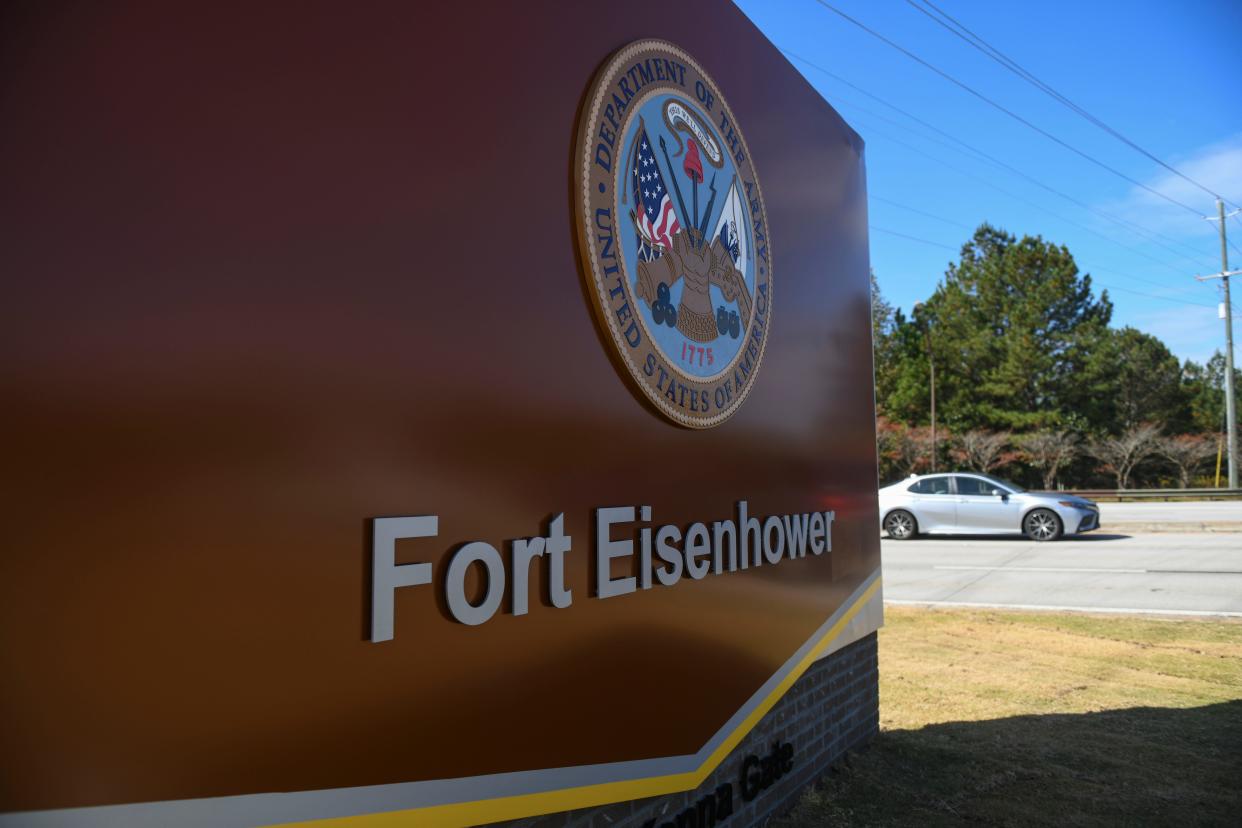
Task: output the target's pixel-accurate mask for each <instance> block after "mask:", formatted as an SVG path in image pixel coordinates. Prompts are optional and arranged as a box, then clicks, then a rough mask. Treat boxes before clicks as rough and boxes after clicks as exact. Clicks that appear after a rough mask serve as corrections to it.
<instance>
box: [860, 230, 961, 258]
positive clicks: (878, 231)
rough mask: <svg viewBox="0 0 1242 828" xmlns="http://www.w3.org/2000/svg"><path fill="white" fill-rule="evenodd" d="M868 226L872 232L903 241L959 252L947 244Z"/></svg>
mask: <svg viewBox="0 0 1242 828" xmlns="http://www.w3.org/2000/svg"><path fill="white" fill-rule="evenodd" d="M868 226H869V227H870V228H871V229H872V230H875V231H876V232H877V233H887V234H889V235H890V236H899V237H901V238H903V239H909V240H910V241H916V242H919V243H920V244H929V245H931V246H932V247H942V248H944V249H945V250H952V251H953V252H954V253H956V252H958V249H957V248H956V247H951V246H949V245H947V244H941V243H940V242H934V241H928V240H927V239H920V238H919V237H918V236H910V235H907V234H905V233H898V232H897V231H896V230H886V229H885V228H883V227H876V226H875V225H874V224H871V225H868Z"/></svg>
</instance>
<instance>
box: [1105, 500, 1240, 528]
mask: <svg viewBox="0 0 1242 828" xmlns="http://www.w3.org/2000/svg"><path fill="white" fill-rule="evenodd" d="M1212 521H1223V522H1228V523H1242V500H1221V501H1204V500H1193V501H1188V502H1185V503H1160V502H1146V503H1101V504H1100V525H1101V526H1102V527H1103V528H1104V530H1105V531H1107V530H1108V524H1109V522H1113V523H1117V522H1127V523H1131V522H1132V523H1139V522H1151V523H1156V522H1172V523H1182V522H1199V523H1208V522H1212Z"/></svg>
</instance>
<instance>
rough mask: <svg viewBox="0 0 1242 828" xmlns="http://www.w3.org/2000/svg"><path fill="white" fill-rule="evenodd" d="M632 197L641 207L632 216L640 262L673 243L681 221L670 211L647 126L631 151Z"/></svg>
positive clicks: (661, 251)
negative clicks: (632, 160) (632, 159)
mask: <svg viewBox="0 0 1242 828" xmlns="http://www.w3.org/2000/svg"><path fill="white" fill-rule="evenodd" d="M632 175H633V178H634V180H633V181H632V182H631V186H632V187H633V188H634V200H635V201H636V202H637V204H636V206H639V207H641V209H640V210H638V214H637V215H636V216H635V217H634V223H635V224H636V225H638V258H639V259H641V260H642V261H644V262H650V261H654V260H656V259H658V258H660V255H661V254H662V253H663V252H664V250H665V249H667V248H670V247H672V246H673V236H675V235H677V234H678V233H680V232H681V223H680V222H678V221H677V213H676V212H674V211H673V201H672V199H670V198H669V197H668V188H667V187H665V186H664V176H662V175H661V174H660V166H659V165H658V164H657V163H656V159H655V153H654V152H652V148H651V141H650V139H648V138H647V130H646V129H643V130H641V131H640V132H639V133H638V151H637V152H635V153H634V169H633V171H632Z"/></svg>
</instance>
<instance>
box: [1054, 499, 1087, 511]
mask: <svg viewBox="0 0 1242 828" xmlns="http://www.w3.org/2000/svg"><path fill="white" fill-rule="evenodd" d="M1057 505H1058V506H1068V507H1069V508H1071V509H1082V510H1083V511H1084V512H1090V511H1092V509H1091V507H1090V506H1088V505H1087V504H1085V503H1078V502H1076V501H1073V500H1058V501H1057Z"/></svg>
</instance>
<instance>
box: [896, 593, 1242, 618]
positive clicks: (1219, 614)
mask: <svg viewBox="0 0 1242 828" xmlns="http://www.w3.org/2000/svg"><path fill="white" fill-rule="evenodd" d="M884 603H885V604H893V605H896V606H912V607H966V608H970V607H974V608H976V609H1020V610H1044V611H1050V612H1104V613H1112V614H1114V615H1202V616H1210V617H1212V618H1242V612H1227V611H1224V610H1190V609H1143V608H1138V607H1069V606H1060V605H1054V604H994V603H987V602H975V601H911V600H907V599H903V598H885V599H884Z"/></svg>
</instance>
